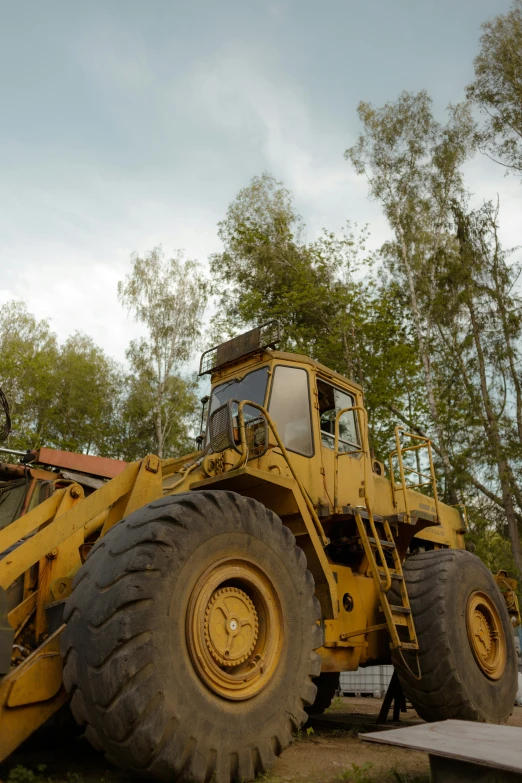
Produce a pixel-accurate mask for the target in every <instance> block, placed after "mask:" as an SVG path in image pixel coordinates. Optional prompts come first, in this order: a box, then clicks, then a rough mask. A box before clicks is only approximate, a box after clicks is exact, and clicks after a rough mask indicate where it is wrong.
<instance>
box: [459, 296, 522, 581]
mask: <svg viewBox="0 0 522 783" xmlns="http://www.w3.org/2000/svg"><path fill="white" fill-rule="evenodd" d="M468 310H469V314H470V317H471V326H472V330H473V340H474V342H475V348H476V351H477V358H478V366H479V376H480V390H481V393H482V402H483V405H484V410H485V412H486V419H487V428H486V434H487V435H488V438H489V442H490V444H491V448H492V451H493V455H494V458H495V461H496V463H497V470H498V478H499V481H500V489H501V493H502V503H503V506H504V511H505V513H506V519H507V523H508V530H509V537H510V539H511V546H512V549H513V559H514V561H515V567H516V569H517V571H518V572H519V574H522V552H521V551H520V538H519V535H518V526H517V519H516V512H515V505H514V503H513V494H512V491H511V482H510V476H509V474H510V468H509V465H508V462H507V459H506V457H505V455H504V450H503V448H502V442H501V440H500V433H499V428H498V421H497V417H496V414H495V411H494V410H493V405H492V403H491V398H490V396H489V391H488V385H487V378H486V364H485V360H484V352H483V350H482V342H481V339H480V325H479V323H478V321H477V316H476V313H475V308H474V306H473V302H472V300H469V301H468Z"/></svg>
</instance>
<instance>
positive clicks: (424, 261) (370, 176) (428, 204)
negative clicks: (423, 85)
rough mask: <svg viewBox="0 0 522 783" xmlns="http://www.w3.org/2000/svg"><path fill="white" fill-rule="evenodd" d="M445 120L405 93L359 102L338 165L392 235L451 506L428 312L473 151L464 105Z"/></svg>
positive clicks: (419, 97)
mask: <svg viewBox="0 0 522 783" xmlns="http://www.w3.org/2000/svg"><path fill="white" fill-rule="evenodd" d="M448 112H449V119H448V122H447V123H446V124H445V125H441V124H439V123H438V122H437V121H436V120H435V118H434V116H433V112H432V105H431V100H430V98H429V97H428V95H427V93H426V92H424V91H423V92H420V93H418V94H412V93H407V92H404V93H402V94H401V95H400V97H399V99H398V100H397V101H396V103H387V104H385V105H384V106H383V107H382V108H375V107H374V106H372V105H371V104H369V103H364V102H362V103H360V104H359V107H358V114H359V118H360V120H361V122H362V125H363V132H362V133H361V135H360V136H359V138H358V140H357V142H356V143H355V144H354V145H353V146H352V147H350V148H349V149H347V150H346V153H345V157H346V158H347V159H348V160H349V161H350V162H351V163H352V165H353V166H354V168H355V170H356V171H357V173H358V174H361V175H364V176H366V178H367V181H368V187H369V193H370V196H371V197H372V198H374V199H376V200H377V201H379V202H380V203H381V205H382V207H383V210H384V213H385V215H386V217H387V219H388V222H389V224H390V227H391V229H392V231H393V234H394V239H393V240H392V241H391V242H388V243H387V244H386V245H385V246H384V248H383V255H384V258H385V260H386V261H387V265H388V268H389V270H390V272H391V274H393V275H394V276H395V277H396V278H397V279H398V280H400V281H401V283H402V284H403V285H404V288H405V290H406V291H407V292H408V299H409V302H408V306H409V311H410V313H411V319H412V322H413V325H414V328H415V335H416V340H417V345H418V352H419V358H420V361H421V363H422V368H423V374H424V383H425V389H426V395H427V402H428V407H429V413H430V418H431V423H432V426H433V430H434V434H435V438H436V441H437V444H438V451H439V454H440V457H441V461H442V468H443V471H444V478H445V490H446V498H447V499H448V500H450V501H451V502H456V497H455V492H454V488H453V487H452V468H451V461H450V455H449V450H448V444H447V442H446V437H445V433H444V429H443V426H442V423H441V421H440V414H439V406H438V404H437V390H436V380H435V378H434V373H433V368H432V343H433V327H434V320H433V304H434V301H435V298H436V278H437V267H438V264H439V261H440V258H441V256H442V255H443V254H444V253H445V252H446V249H447V246H448V244H451V242H452V241H453V239H452V235H451V230H450V229H451V217H452V216H451V209H450V204H451V201H452V200H453V199H455V198H456V197H457V196H458V195H460V194H461V192H462V189H463V184H462V175H461V165H462V163H463V162H464V161H465V160H466V158H467V157H468V155H469V154H470V152H471V150H472V137H473V130H474V126H473V122H472V119H471V115H470V112H469V107H468V106H467V105H458V106H450V107H449V110H448Z"/></svg>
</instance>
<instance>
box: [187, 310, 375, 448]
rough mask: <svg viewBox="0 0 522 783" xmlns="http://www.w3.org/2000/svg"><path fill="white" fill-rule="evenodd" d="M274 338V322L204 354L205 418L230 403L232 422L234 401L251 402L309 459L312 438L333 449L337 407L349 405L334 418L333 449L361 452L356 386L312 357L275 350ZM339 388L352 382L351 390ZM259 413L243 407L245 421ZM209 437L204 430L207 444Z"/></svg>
mask: <svg viewBox="0 0 522 783" xmlns="http://www.w3.org/2000/svg"><path fill="white" fill-rule="evenodd" d="M279 339H280V335H279V325H278V324H277V323H276V322H270V323H269V324H265V325H264V326H261V327H257V328H256V329H253V330H251V331H250V332H247V333H245V334H243V335H240V336H239V337H236V338H234V339H233V340H229V341H228V342H227V343H224V344H223V345H221V346H218V347H217V348H213V349H211V350H210V351H207V352H206V353H205V354H203V356H202V358H201V366H200V375H204V374H207V373H209V374H212V376H213V378H212V379H213V381H214V385H213V388H212V393H211V396H210V405H209V410H208V420H209V421H210V420H211V419H212V416H213V414H215V412H216V411H217V410H218V409H219V408H221V406H223V405H225V404H227V403H229V404H230V406H231V414H232V416H233V417H234V420H235V426H237V412H238V402H240V401H242V400H248V401H252V402H253V403H256V404H257V405H260V406H262V407H264V408H265V409H266V410H268V413H269V415H270V417H271V418H272V419H273V421H274V422H275V424H276V425H277V430H278V433H279V436H280V438H281V440H282V442H283V444H284V446H285V448H286V449H288V451H291V452H293V453H294V454H300V455H302V456H303V457H312V456H313V455H314V453H315V443H314V440H317V439H320V442H321V445H322V446H323V447H325V448H327V449H332V450H333V449H334V446H335V420H336V417H337V415H338V413H339V412H340V411H341V410H345V409H351V410H345V412H344V413H343V414H342V415H341V416H340V418H339V437H338V450H339V452H340V453H348V454H349V453H360V450H361V445H360V444H361V437H360V432H359V424H358V421H357V415H356V411H355V410H353V408H354V407H355V406H356V405H357V399H356V394H357V392H359V391H360V389H359V387H356V385H355V384H350V382H349V381H348V380H347V379H344V378H343V377H342V376H340V375H338V374H337V373H335V372H333V371H331V370H328V369H327V368H326V367H323V366H322V365H320V364H319V363H318V362H315V361H314V360H313V359H309V358H308V357H304V356H300V355H296V354H289V353H284V352H281V351H276V350H274V347H275V345H276V344H277V342H278V341H279ZM260 365H261V366H260ZM298 365H299V366H298ZM319 374H321V376H324V378H323V377H319ZM327 378H328V380H327ZM342 386H353V392H354V393H350V392H349V391H348V389H347V388H342ZM314 397H315V398H316V399H317V405H315V406H314V405H313V400H314ZM314 408H318V412H319V428H318V429H319V432H318V435H317V434H316V437H315V438H314V429H315V427H314V421H313V418H312V411H313V410H314ZM261 415H262V414H261V412H260V411H259V409H258V408H255V407H253V406H249V405H245V406H244V407H243V416H244V421H245V424H247V425H248V423H249V422H253V421H254V420H258V419H259V418H260V416H261ZM316 432H317V430H316ZM209 439H210V433H209V428H207V432H206V434H205V444H206V445H208V443H209Z"/></svg>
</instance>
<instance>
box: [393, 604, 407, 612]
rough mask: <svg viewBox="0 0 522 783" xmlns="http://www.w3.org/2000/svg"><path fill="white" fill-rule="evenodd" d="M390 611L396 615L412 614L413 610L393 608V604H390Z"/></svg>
mask: <svg viewBox="0 0 522 783" xmlns="http://www.w3.org/2000/svg"><path fill="white" fill-rule="evenodd" d="M390 609H391V611H392V612H393V613H394V614H411V609H408V608H407V607H406V606H393V604H390Z"/></svg>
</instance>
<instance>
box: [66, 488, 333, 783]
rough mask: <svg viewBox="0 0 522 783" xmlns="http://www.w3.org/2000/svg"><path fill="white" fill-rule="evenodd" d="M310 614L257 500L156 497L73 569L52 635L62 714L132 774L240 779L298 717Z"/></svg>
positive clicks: (310, 605)
mask: <svg viewBox="0 0 522 783" xmlns="http://www.w3.org/2000/svg"><path fill="white" fill-rule="evenodd" d="M319 616H320V608H319V603H318V601H317V599H316V598H315V596H314V581H313V578H312V576H311V574H310V572H309V571H307V569H306V560H305V556H304V554H303V552H302V550H301V549H300V548H299V547H297V546H296V543H295V539H294V536H293V535H292V534H291V532H290V531H289V530H288V528H286V527H284V526H283V525H282V524H281V520H280V519H279V518H278V517H277V516H276V515H275V514H273V513H272V512H271V511H269V510H267V509H266V508H265V507H264V506H263V505H261V504H260V503H258V502H257V501H255V500H252V499H250V498H244V497H242V496H240V495H237V494H235V493H233V492H211V491H202V492H191V493H187V494H181V495H177V496H174V497H166V498H163V499H161V500H157V501H155V502H154V503H151V504H150V505H148V506H146V507H144V508H142V509H140V510H138V511H136V512H135V513H133V514H131V515H130V516H129V517H127V518H126V519H125V520H123V521H122V522H120V523H119V524H118V525H116V526H115V527H114V528H112V529H111V530H110V531H109V532H108V534H107V535H106V536H104V538H102V539H101V540H100V541H99V542H98V543H97V544H96V546H95V547H94V548H93V550H92V551H91V553H90V555H89V557H88V558H87V560H86V562H85V564H84V565H83V567H82V568H81V569H80V571H79V572H78V575H77V577H76V579H75V582H74V586H73V592H72V594H71V596H70V598H69V599H68V601H67V605H66V610H65V620H66V622H67V626H66V628H65V630H64V633H63V637H62V655H63V656H64V658H65V663H64V683H65V687H66V688H67V690H68V691H69V692H70V693H71V695H72V700H71V709H72V712H73V714H74V716H75V718H76V720H77V721H78V722H79V723H82V724H84V725H85V726H86V736H87V738H88V739H89V740H90V741H91V743H92V744H93V745H94V746H95V747H96V748H98V749H100V750H104V751H105V753H106V755H107V758H108V759H109V760H111V761H113V762H114V763H116V764H118V765H119V766H121V767H124V768H125V769H127V770H129V771H131V772H133V773H135V774H138V775H140V776H143V775H146V776H148V777H152V778H155V779H157V780H173V779H175V780H178V781H181V780H186V781H189V780H190V781H195V782H196V783H205V782H206V781H210V780H211V779H212V780H215V781H217V783H229V781H230V780H251V779H252V778H253V777H254V776H255V775H256V774H258V773H262V772H266V771H268V770H269V769H270V767H271V766H272V764H273V762H274V761H275V758H276V756H277V755H279V754H280V753H281V751H282V750H283V749H284V748H285V747H286V746H287V745H288V744H289V743H290V742H291V739H292V733H293V732H296V731H297V730H298V729H299V728H300V726H301V725H302V724H303V723H304V722H305V720H306V718H307V715H306V713H305V711H304V707H305V706H306V705H308V704H310V703H311V702H313V700H314V698H315V693H316V687H315V685H314V684H313V682H312V678H313V677H315V676H317V675H318V674H319V672H320V658H319V656H318V655H317V653H315V652H314V650H315V649H316V648H317V647H320V646H321V643H322V638H321V636H322V635H321V632H320V629H319V626H318V625H317V620H318V619H319ZM231 629H232V630H231ZM234 634H235V635H234ZM223 656H227V657H226V663H223V661H224V660H225V659H224V658H223ZM228 662H230V663H231V665H230V666H229V665H228Z"/></svg>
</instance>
